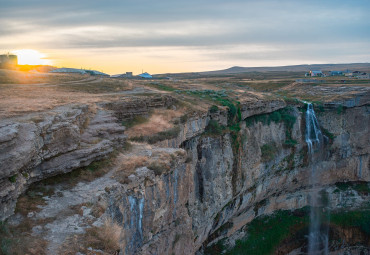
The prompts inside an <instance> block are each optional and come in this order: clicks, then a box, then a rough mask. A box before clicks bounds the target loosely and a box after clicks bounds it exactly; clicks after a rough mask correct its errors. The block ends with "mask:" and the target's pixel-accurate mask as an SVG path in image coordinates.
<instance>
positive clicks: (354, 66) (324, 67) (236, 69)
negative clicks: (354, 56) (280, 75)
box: [199, 63, 370, 75]
mask: <svg viewBox="0 0 370 255" xmlns="http://www.w3.org/2000/svg"><path fill="white" fill-rule="evenodd" d="M347 69H349V70H351V71H356V70H357V71H368V70H370V63H350V64H313V65H293V66H271V67H241V66H233V67H231V68H228V69H225V70H217V71H208V72H199V74H202V75H218V74H235V73H245V72H308V71H310V70H321V71H332V70H336V71H345V70H347Z"/></svg>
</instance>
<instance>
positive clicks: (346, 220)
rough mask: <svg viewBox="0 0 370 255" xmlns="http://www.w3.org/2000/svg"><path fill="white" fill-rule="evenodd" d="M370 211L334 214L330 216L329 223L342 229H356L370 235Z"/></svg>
mask: <svg viewBox="0 0 370 255" xmlns="http://www.w3.org/2000/svg"><path fill="white" fill-rule="evenodd" d="M369 215H370V211H369V210H362V211H349V212H334V213H332V214H331V215H330V222H331V223H332V224H336V225H339V226H343V227H358V228H360V229H361V230H362V231H363V232H365V233H366V234H367V235H370V217H369Z"/></svg>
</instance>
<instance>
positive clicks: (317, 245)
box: [306, 103, 329, 255]
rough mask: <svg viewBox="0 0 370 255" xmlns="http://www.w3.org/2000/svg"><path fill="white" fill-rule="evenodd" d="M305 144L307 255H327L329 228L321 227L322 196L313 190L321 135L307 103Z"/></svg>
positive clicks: (321, 143) (311, 108)
mask: <svg viewBox="0 0 370 255" xmlns="http://www.w3.org/2000/svg"><path fill="white" fill-rule="evenodd" d="M306 143H307V146H308V153H309V157H310V165H311V175H310V180H309V181H310V185H311V186H312V191H311V192H310V226H309V235H308V254H309V255H318V254H325V255H326V254H328V253H329V245H328V244H329V228H328V227H326V228H324V227H323V226H322V224H321V223H322V218H323V217H324V215H325V210H324V206H325V205H323V198H322V196H323V194H322V193H321V192H319V191H318V190H317V189H315V185H316V184H317V183H318V182H319V180H318V178H317V173H316V163H317V161H318V158H320V156H322V155H323V135H322V132H321V130H320V126H319V123H318V121H317V118H316V115H315V111H314V109H313V105H312V104H311V103H307V111H306Z"/></svg>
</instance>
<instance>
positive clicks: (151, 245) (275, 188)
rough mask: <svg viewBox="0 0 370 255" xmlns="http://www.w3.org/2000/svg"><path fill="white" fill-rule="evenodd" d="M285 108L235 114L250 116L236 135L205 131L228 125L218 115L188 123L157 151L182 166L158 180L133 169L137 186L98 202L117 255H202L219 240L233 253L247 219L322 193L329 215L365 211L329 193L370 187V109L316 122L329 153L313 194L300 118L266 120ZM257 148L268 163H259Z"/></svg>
mask: <svg viewBox="0 0 370 255" xmlns="http://www.w3.org/2000/svg"><path fill="white" fill-rule="evenodd" d="M272 104H274V105H276V102H272ZM284 106H285V105H284V104H277V106H271V107H270V108H269V107H261V108H256V109H261V111H258V110H256V111H254V114H259V115H258V116H257V117H255V115H249V114H248V113H247V111H246V109H248V111H250V108H249V107H248V106H247V105H241V109H244V110H243V111H242V116H248V117H247V118H246V119H243V120H242V121H240V122H239V123H237V124H238V126H239V129H236V131H233V130H230V131H224V132H222V133H221V134H211V133H207V132H204V130H205V127H206V126H207V125H208V123H209V121H210V120H212V119H213V120H217V122H218V123H219V124H221V125H222V124H226V123H228V121H227V117H226V116H227V112H225V111H223V110H222V109H221V110H219V112H218V113H209V114H208V115H204V116H203V117H202V120H200V119H189V120H188V122H187V123H186V124H185V125H184V127H183V128H182V130H183V131H182V133H180V135H179V137H178V138H177V139H175V140H170V141H167V142H162V143H160V145H166V146H171V145H172V146H175V145H181V147H182V148H183V149H185V150H186V151H187V153H188V158H189V160H186V161H184V160H183V159H181V158H179V159H178V163H177V165H176V166H174V167H173V168H172V170H171V171H169V172H166V173H165V174H162V175H160V176H154V174H153V173H152V172H151V171H148V170H147V169H145V168H144V169H138V170H137V171H136V174H135V175H136V177H135V178H136V180H137V181H136V185H135V186H130V187H129V186H124V187H122V188H117V189H116V190H111V191H110V192H109V194H107V195H106V198H105V199H107V201H109V203H110V207H109V212H110V214H111V215H112V217H113V218H114V219H115V220H116V221H117V222H119V223H120V224H121V226H122V228H123V229H124V230H125V241H124V243H125V254H172V253H175V254H177V252H178V251H179V249H182V250H181V251H183V252H180V254H194V253H195V252H196V251H199V252H200V253H201V252H202V249H203V248H204V247H206V246H207V245H211V244H213V243H215V242H217V241H219V240H221V239H224V240H225V239H226V240H229V244H230V245H232V244H233V240H234V241H235V240H236V239H238V237H240V236H241V232H240V231H242V229H243V227H244V226H245V225H246V224H248V223H249V222H251V221H252V220H253V219H254V218H256V217H258V216H261V215H269V214H271V213H273V212H274V211H277V210H295V209H299V208H303V207H305V206H307V205H309V195H310V193H311V190H312V189H320V190H321V189H324V190H325V191H326V192H327V193H328V196H329V201H330V204H329V205H328V206H329V207H330V208H332V209H338V208H352V209H353V208H357V207H360V206H363V205H364V203H366V201H368V199H369V195H368V194H366V193H356V191H350V192H349V193H348V192H347V191H346V192H347V193H346V192H344V191H343V192H342V191H341V192H338V191H337V189H336V186H335V184H336V183H337V182H349V181H360V180H361V181H366V182H369V181H370V171H369V152H370V151H369V150H370V148H369V147H368V144H369V137H370V135H369V129H368V127H369V121H370V118H369V113H368V106H366V105H363V106H357V107H353V108H346V109H345V110H344V111H343V112H340V113H338V112H337V110H336V109H329V108H330V107H329V108H328V109H324V112H322V113H320V115H319V122H320V124H321V125H322V127H324V128H325V130H326V133H327V136H328V137H327V139H326V144H325V146H326V151H327V154H326V155H323V157H322V160H321V161H320V162H318V163H317V166H316V167H317V169H318V175H319V177H318V179H320V182H319V183H316V184H315V185H314V186H312V184H311V183H309V175H310V171H311V166H310V165H309V164H308V159H307V157H308V155H307V145H306V144H305V141H304V139H305V135H304V132H305V125H304V121H305V118H304V112H302V111H300V110H299V109H298V108H297V107H290V108H287V109H285V110H284V111H285V112H284V114H285V117H286V118H289V117H290V118H292V120H293V122H292V123H291V124H289V123H287V122H285V121H284V119H282V120H281V119H279V118H278V119H277V120H276V121H275V120H274V117H272V115H271V114H269V113H271V112H273V111H276V110H278V109H281V108H282V107H284ZM300 107H303V105H300ZM263 109H265V110H264V111H263ZM285 117H283V118H285ZM225 118H226V119H225ZM359 120H360V122H361V123H359V122H358V121H359ZM289 125H291V126H289ZM189 134H193V136H191V135H189ZM329 134H330V135H329ZM329 136H330V137H329ZM360 137H362V138H360ZM360 140H361V141H360ZM264 146H269V147H271V148H270V149H271V150H269V152H268V153H271V154H273V155H266V151H264V149H263V147H264ZM190 159H191V160H190ZM354 198H355V199H354ZM163 247H165V248H163Z"/></svg>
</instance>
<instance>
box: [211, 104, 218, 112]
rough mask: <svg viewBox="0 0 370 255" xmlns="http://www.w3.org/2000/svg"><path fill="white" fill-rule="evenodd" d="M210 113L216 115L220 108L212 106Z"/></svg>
mask: <svg viewBox="0 0 370 255" xmlns="http://www.w3.org/2000/svg"><path fill="white" fill-rule="evenodd" d="M209 111H210V113H216V112H218V106H217V105H212V106H211V108H210V109H209Z"/></svg>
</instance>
